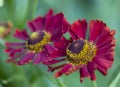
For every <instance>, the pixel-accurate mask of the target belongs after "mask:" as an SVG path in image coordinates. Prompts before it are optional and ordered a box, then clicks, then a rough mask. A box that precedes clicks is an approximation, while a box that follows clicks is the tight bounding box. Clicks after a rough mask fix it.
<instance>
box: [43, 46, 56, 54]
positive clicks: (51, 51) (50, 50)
mask: <svg viewBox="0 0 120 87" xmlns="http://www.w3.org/2000/svg"><path fill="white" fill-rule="evenodd" d="M45 48H46V49H47V51H48V53H49V54H52V53H53V52H54V51H56V48H55V47H53V46H52V45H50V44H47V45H45Z"/></svg>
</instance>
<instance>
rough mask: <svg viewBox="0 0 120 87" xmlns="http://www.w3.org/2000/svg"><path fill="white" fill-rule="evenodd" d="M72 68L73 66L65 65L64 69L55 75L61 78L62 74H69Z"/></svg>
mask: <svg viewBox="0 0 120 87" xmlns="http://www.w3.org/2000/svg"><path fill="white" fill-rule="evenodd" d="M71 67H72V65H71V64H67V65H65V66H64V67H62V69H60V70H59V71H58V72H56V73H55V77H60V76H61V75H62V74H65V73H67V72H68V71H69V69H70V68H71Z"/></svg>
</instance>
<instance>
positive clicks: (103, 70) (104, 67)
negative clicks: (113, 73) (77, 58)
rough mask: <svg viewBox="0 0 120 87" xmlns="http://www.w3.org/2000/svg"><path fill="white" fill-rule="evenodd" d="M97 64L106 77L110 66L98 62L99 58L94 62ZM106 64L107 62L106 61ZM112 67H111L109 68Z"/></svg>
mask: <svg viewBox="0 0 120 87" xmlns="http://www.w3.org/2000/svg"><path fill="white" fill-rule="evenodd" d="M93 61H94V62H95V63H96V65H97V69H98V70H99V71H100V72H101V73H102V74H103V75H106V74H107V69H108V67H107V66H109V64H110V63H109V64H108V65H107V64H104V63H102V61H98V60H97V58H94V60H93ZM105 62H106V61H105ZM109 67H110V66H109Z"/></svg>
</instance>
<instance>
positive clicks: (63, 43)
mask: <svg viewBox="0 0 120 87" xmlns="http://www.w3.org/2000/svg"><path fill="white" fill-rule="evenodd" d="M68 45H69V40H67V39H66V38H65V37H62V38H61V41H59V42H55V43H54V46H55V47H56V48H58V49H62V50H66V47H67V46H68Z"/></svg>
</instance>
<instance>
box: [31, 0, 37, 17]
mask: <svg viewBox="0 0 120 87" xmlns="http://www.w3.org/2000/svg"><path fill="white" fill-rule="evenodd" d="M37 5H38V0H34V5H33V12H32V18H34V14H35V11H36V8H37Z"/></svg>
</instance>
